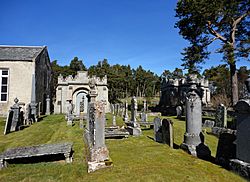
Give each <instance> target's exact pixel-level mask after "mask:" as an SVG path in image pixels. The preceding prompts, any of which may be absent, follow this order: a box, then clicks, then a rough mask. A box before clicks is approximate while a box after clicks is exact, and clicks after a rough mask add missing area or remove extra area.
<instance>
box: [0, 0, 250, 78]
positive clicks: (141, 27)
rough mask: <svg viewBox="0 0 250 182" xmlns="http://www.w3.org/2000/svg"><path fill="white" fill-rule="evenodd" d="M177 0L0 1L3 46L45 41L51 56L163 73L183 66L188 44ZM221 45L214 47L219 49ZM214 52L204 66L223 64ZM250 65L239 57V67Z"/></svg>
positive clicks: (60, 62)
mask: <svg viewBox="0 0 250 182" xmlns="http://www.w3.org/2000/svg"><path fill="white" fill-rule="evenodd" d="M176 2H177V0H167V1H166V0H21V1H20V0H1V1H0V44H4V45H46V46H48V50H49V55H50V59H51V61H52V60H55V59H56V60H58V63H59V64H60V65H67V64H69V62H70V60H71V59H73V57H75V56H77V57H79V58H80V59H82V60H83V62H84V64H85V65H86V66H87V67H89V66H91V65H94V64H97V62H98V61H100V60H103V59H104V58H106V59H108V61H109V63H110V64H117V63H118V64H123V65H128V64H130V65H131V66H132V67H133V68H136V67H138V66H139V65H142V66H143V68H144V69H146V70H148V69H150V70H151V71H153V72H155V73H157V74H158V75H160V74H161V73H162V72H163V71H164V70H165V69H169V70H173V69H174V68H175V67H179V68H181V57H182V56H181V54H180V53H181V52H182V50H183V48H184V47H185V46H186V45H187V42H186V41H185V40H184V39H182V37H181V36H180V35H179V34H178V29H175V28H174V24H175V21H176V19H175V17H174V15H175V10H174V9H175V6H176ZM215 48H216V45H213V46H212V47H211V50H214V49H215ZM220 60H221V56H219V55H212V56H210V60H208V61H207V62H206V64H205V65H203V67H204V68H207V67H210V66H211V65H213V66H216V65H218V64H221V63H222V62H221V61H220ZM241 65H247V66H248V68H249V67H250V63H249V62H246V61H240V62H239V63H238V66H241Z"/></svg>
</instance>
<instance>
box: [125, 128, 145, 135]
mask: <svg viewBox="0 0 250 182" xmlns="http://www.w3.org/2000/svg"><path fill="white" fill-rule="evenodd" d="M126 130H127V131H128V132H129V134H130V135H133V136H140V135H141V134H142V131H141V128H140V127H132V126H128V127H127V128H126Z"/></svg>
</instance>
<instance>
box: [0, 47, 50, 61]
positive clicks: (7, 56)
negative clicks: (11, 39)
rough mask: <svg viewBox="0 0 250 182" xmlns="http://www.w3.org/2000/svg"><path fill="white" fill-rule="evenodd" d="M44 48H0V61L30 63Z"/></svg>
mask: <svg viewBox="0 0 250 182" xmlns="http://www.w3.org/2000/svg"><path fill="white" fill-rule="evenodd" d="M44 48H45V46H0V60H6V61H7V60H10V61H31V60H33V59H34V58H36V57H37V56H38V55H39V54H40V53H41V51H42V50H43V49H44Z"/></svg>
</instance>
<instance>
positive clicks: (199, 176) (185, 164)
mask: <svg viewBox="0 0 250 182" xmlns="http://www.w3.org/2000/svg"><path fill="white" fill-rule="evenodd" d="M107 119H108V124H110V123H111V121H112V120H111V116H110V115H107ZM171 119H172V120H173V122H174V136H175V137H174V139H175V144H177V145H180V144H181V142H182V141H183V134H184V128H185V122H184V121H179V120H176V119H175V118H174V117H172V118H171ZM117 123H118V125H120V126H121V125H122V124H123V122H122V119H121V118H117ZM4 124H5V122H4V120H3V119H0V131H1V134H0V152H3V151H4V150H6V149H7V148H10V147H17V146H27V145H37V144H43V143H56V142H62V141H73V142H74V145H73V149H74V159H73V163H72V164H65V163H61V162H50V163H37V164H11V165H10V166H9V167H8V168H6V169H3V170H1V171H0V181H8V182H13V181H36V182H38V181H213V182H214V181H220V182H221V181H226V182H229V181H237V182H238V181H244V179H242V178H241V177H239V176H237V175H235V174H234V173H232V172H230V171H227V170H225V169H223V168H221V167H220V166H217V165H214V164H212V163H210V162H206V161H203V160H200V159H197V158H195V157H192V156H190V155H188V154H187V153H185V152H183V151H182V150H181V149H172V148H170V147H168V146H167V145H164V144H160V143H156V142H154V141H153V140H152V138H153V130H152V129H151V130H143V135H142V136H141V137H129V138H128V139H121V140H106V144H107V146H108V149H109V151H110V157H111V159H112V161H113V164H114V165H113V167H112V168H107V169H102V170H99V171H96V172H94V173H92V174H87V166H86V162H85V154H84V153H85V150H84V143H83V137H82V134H83V130H82V129H80V128H79V123H76V125H75V126H73V127H67V126H66V121H65V120H64V116H62V115H51V116H48V117H44V118H43V120H42V121H41V122H38V123H35V124H33V125H32V126H30V127H28V128H25V129H24V130H22V131H18V132H14V133H10V134H8V135H6V136H4V135H3V130H4ZM205 137H206V138H205V142H206V143H207V144H208V145H209V147H210V149H211V150H212V154H213V155H215V153H216V146H217V138H216V137H214V136H210V135H205Z"/></svg>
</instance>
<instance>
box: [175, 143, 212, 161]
mask: <svg viewBox="0 0 250 182" xmlns="http://www.w3.org/2000/svg"><path fill="white" fill-rule="evenodd" d="M180 148H181V149H183V150H184V151H186V152H187V153H189V154H191V155H192V156H195V157H198V158H201V159H204V160H211V151H210V149H209V148H208V146H207V145H205V144H204V143H200V144H199V145H197V146H196V145H188V144H186V143H182V144H181V146H180Z"/></svg>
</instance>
